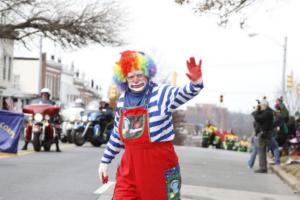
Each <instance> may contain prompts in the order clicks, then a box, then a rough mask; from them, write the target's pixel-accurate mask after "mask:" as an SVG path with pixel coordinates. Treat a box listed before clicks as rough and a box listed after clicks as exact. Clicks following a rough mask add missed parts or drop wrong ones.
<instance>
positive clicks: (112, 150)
mask: <svg viewBox="0 0 300 200" xmlns="http://www.w3.org/2000/svg"><path fill="white" fill-rule="evenodd" d="M123 102H124V98H122V97H120V99H119V101H118V105H117V110H116V115H115V120H114V129H113V131H112V134H111V135H110V138H109V141H108V142H107V144H106V148H105V150H104V153H103V155H102V158H101V163H105V164H109V163H111V161H112V160H113V159H114V158H115V157H116V155H117V154H118V153H119V152H120V151H121V149H123V148H124V144H123V142H122V140H121V138H120V135H119V130H118V124H119V120H120V114H119V110H120V107H121V106H120V104H123Z"/></svg>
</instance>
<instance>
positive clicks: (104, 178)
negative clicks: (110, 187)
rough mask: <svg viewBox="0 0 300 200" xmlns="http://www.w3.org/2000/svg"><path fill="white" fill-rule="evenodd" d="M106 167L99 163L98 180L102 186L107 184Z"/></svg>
mask: <svg viewBox="0 0 300 200" xmlns="http://www.w3.org/2000/svg"><path fill="white" fill-rule="evenodd" d="M107 168H108V165H107V164H105V163H100V164H99V168H98V174H99V178H100V180H101V181H102V183H103V184H105V183H107V182H108V174H107Z"/></svg>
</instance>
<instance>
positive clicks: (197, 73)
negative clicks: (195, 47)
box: [186, 57, 202, 83]
mask: <svg viewBox="0 0 300 200" xmlns="http://www.w3.org/2000/svg"><path fill="white" fill-rule="evenodd" d="M186 65H187V68H188V70H189V71H188V73H187V74H186V75H187V76H188V77H189V79H190V80H191V81H192V82H193V83H195V82H199V81H201V80H202V71H201V65H202V60H200V61H199V64H198V65H197V64H196V61H195V58H194V57H190V60H187V61H186Z"/></svg>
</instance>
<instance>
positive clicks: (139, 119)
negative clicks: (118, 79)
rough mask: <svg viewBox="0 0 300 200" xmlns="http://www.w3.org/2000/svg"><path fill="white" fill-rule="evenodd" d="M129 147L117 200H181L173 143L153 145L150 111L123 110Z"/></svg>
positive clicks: (118, 181)
mask: <svg viewBox="0 0 300 200" xmlns="http://www.w3.org/2000/svg"><path fill="white" fill-rule="evenodd" d="M119 133H120V138H121V140H122V141H123V143H124V145H125V152H124V154H123V156H122V159H121V163H120V166H119V168H118V171H117V177H116V186H115V191H114V197H113V200H166V199H172V200H179V199H180V186H181V177H180V170H179V165H178V158H177V155H176V153H175V151H174V148H173V144H172V143H171V142H153V143H151V142H150V136H149V127H148V112H147V108H145V107H144V106H143V107H135V108H126V109H121V110H120V122H119Z"/></svg>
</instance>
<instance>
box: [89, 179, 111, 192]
mask: <svg viewBox="0 0 300 200" xmlns="http://www.w3.org/2000/svg"><path fill="white" fill-rule="evenodd" d="M113 185H115V182H114V181H108V182H107V183H106V184H103V185H102V186H100V187H99V188H98V189H97V190H95V191H94V194H104V193H105V192H106V191H107V190H108V189H109V188H110V187H111V186H113Z"/></svg>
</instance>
